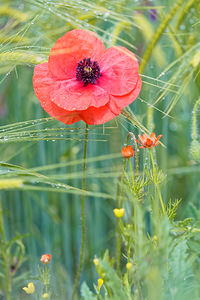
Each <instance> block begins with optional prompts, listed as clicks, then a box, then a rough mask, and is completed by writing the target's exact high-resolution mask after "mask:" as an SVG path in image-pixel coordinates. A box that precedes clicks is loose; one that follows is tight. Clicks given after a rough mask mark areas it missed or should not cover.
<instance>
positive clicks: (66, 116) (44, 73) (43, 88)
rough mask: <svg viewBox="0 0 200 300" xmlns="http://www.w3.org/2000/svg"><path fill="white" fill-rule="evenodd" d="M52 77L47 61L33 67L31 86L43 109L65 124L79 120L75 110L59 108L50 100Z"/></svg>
mask: <svg viewBox="0 0 200 300" xmlns="http://www.w3.org/2000/svg"><path fill="white" fill-rule="evenodd" d="M53 84H54V79H53V78H52V76H51V75H50V74H49V71H48V63H43V64H39V65H37V66H36V67H35V69H34V75H33V88H34V91H35V94H36V97H37V98H38V99H39V101H40V104H41V106H42V107H43V109H44V110H45V111H46V112H47V113H48V114H49V115H50V116H51V117H55V118H56V119H57V120H59V121H61V122H63V123H65V124H73V123H74V122H78V121H80V120H81V118H80V117H79V115H78V113H77V112H76V111H73V112H71V111H67V110H65V109H61V108H60V107H58V106H57V105H56V104H54V103H53V102H52V101H51V100H50V95H51V92H52V85H53Z"/></svg>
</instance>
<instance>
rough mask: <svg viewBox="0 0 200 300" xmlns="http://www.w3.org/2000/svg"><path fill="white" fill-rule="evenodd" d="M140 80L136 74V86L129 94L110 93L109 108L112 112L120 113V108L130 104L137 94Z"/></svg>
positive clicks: (140, 83) (139, 88)
mask: <svg viewBox="0 0 200 300" xmlns="http://www.w3.org/2000/svg"><path fill="white" fill-rule="evenodd" d="M141 85H142V81H141V79H140V77H139V76H138V82H137V85H136V88H135V89H134V90H132V91H131V92H130V93H129V94H126V95H123V96H113V95H110V102H109V104H110V108H111V109H112V111H113V112H114V113H118V114H119V113H120V112H121V110H122V109H123V108H124V107H126V106H128V105H129V104H131V103H132V102H133V101H134V100H135V99H136V98H137V97H138V95H139V93H140V90H141Z"/></svg>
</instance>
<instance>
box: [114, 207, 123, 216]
mask: <svg viewBox="0 0 200 300" xmlns="http://www.w3.org/2000/svg"><path fill="white" fill-rule="evenodd" d="M113 212H114V214H115V216H116V217H117V218H122V217H123V215H124V212H125V210H124V208H115V209H113Z"/></svg>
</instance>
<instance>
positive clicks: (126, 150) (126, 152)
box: [121, 145, 134, 158]
mask: <svg viewBox="0 0 200 300" xmlns="http://www.w3.org/2000/svg"><path fill="white" fill-rule="evenodd" d="M121 154H122V156H123V158H130V157H132V156H133V155H134V150H133V148H132V147H131V146H130V145H129V146H126V147H123V148H122V151H121Z"/></svg>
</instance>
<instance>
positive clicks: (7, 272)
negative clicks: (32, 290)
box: [0, 199, 11, 300]
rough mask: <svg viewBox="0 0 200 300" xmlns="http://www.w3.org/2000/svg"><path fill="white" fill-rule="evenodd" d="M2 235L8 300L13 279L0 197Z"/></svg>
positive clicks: (0, 231)
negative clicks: (11, 277)
mask: <svg viewBox="0 0 200 300" xmlns="http://www.w3.org/2000/svg"><path fill="white" fill-rule="evenodd" d="M0 235H1V253H2V258H3V264H4V270H5V295H6V300H10V299H11V298H10V291H11V281H10V270H9V257H8V255H7V251H6V246H7V242H6V234H5V227H4V220H3V206H2V200H1V199H0Z"/></svg>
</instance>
